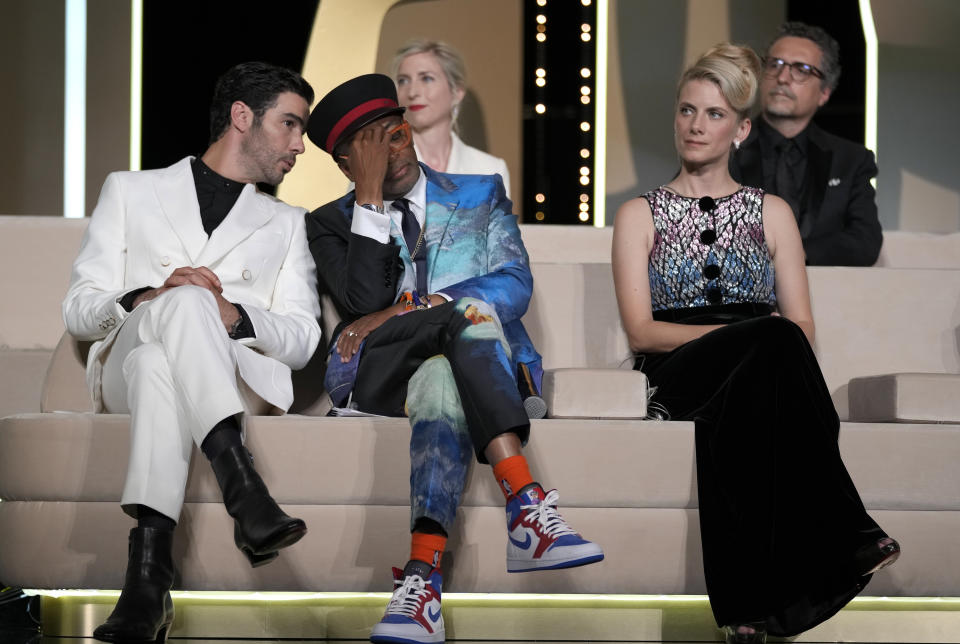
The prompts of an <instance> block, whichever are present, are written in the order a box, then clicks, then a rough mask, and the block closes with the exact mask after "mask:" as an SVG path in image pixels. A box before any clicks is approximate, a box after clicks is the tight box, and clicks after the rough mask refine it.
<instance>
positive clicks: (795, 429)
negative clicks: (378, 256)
mask: <svg viewBox="0 0 960 644" xmlns="http://www.w3.org/2000/svg"><path fill="white" fill-rule="evenodd" d="M759 313H760V314H762V312H759ZM744 317H749V315H747V316H744ZM718 320H720V321H722V322H724V323H728V324H727V325H726V326H724V327H723V328H720V329H717V330H715V331H712V332H710V333H707V334H706V335H704V336H702V337H700V338H698V339H696V340H693V341H691V342H688V343H687V344H685V345H683V346H681V347H678V348H677V349H674V350H673V351H671V352H669V353H664V354H647V355H644V356H639V357H638V358H637V363H636V365H635V368H637V369H642V370H643V371H644V373H646V374H647V377H648V378H649V380H650V384H651V386H653V387H656V388H657V389H656V391H655V393H654V395H653V399H652V402H654V403H657V404H659V405H661V406H662V407H664V408H665V409H666V410H667V412H668V413H669V415H670V418H672V419H673V420H692V421H694V425H695V428H696V450H697V491H698V496H699V511H700V535H701V542H702V546H703V565H704V576H705V578H706V584H707V592H708V593H709V595H710V605H711V607H712V609H713V614H714V617H715V618H716V620H717V624H719V625H721V626H723V625H728V624H739V623H744V622H755V621H762V622H766V624H767V630H768V632H769V633H770V634H772V635H778V636H792V635H796V634H798V633H801V632H803V631H805V630H807V629H809V628H812V627H813V626H816V625H817V624H819V623H820V622H822V621H824V620H826V619H828V618H829V617H831V616H832V615H834V614H835V613H836V612H837V611H838V610H840V609H841V608H843V606H845V605H846V604H847V602H849V601H850V600H851V599H853V597H855V596H856V595H857V593H859V592H860V591H861V590H863V588H864V587H865V586H866V584H867V582H869V581H870V576H861V575H860V574H859V573H858V571H857V570H856V568H855V565H854V553H855V552H856V551H857V549H859V548H860V547H862V546H865V545H867V544H870V543H874V542H876V541H877V540H878V539H881V538H883V537H885V536H886V534H885V533H884V532H883V530H881V529H880V527H879V526H878V525H877V524H876V523H875V522H874V521H873V519H871V518H870V516H869V515H868V514H867V512H866V509H865V508H864V506H863V502H862V501H861V500H860V496H859V494H858V493H857V490H856V488H855V487H854V485H853V481H852V480H851V479H850V476H849V474H848V473H847V470H846V468H845V467H844V465H843V461H842V460H841V458H840V451H839V448H838V445H837V438H838V435H839V432H840V422H839V418H838V416H837V412H836V409H835V408H834V406H833V402H832V400H831V398H830V392H829V391H828V389H827V386H826V383H825V382H824V380H823V375H822V374H821V372H820V367H819V365H818V364H817V359H816V357H815V356H814V353H813V350H812V349H811V347H810V344H809V343H808V342H807V339H806V336H805V335H804V334H803V331H802V330H801V329H800V327H798V326H797V325H796V324H794V323H793V322H790V321H789V320H787V319H786V318H782V317H776V316H769V315H763V316H762V317H756V318H753V319H745V320H742V321H731V320H730V319H729V318H727V319H724V318H722V317H720V318H717V317H712V316H710V315H703V316H700V318H699V319H697V320H696V323H701V324H706V323H715V322H717V321H718Z"/></svg>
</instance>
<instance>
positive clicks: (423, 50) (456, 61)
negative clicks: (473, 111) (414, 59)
mask: <svg viewBox="0 0 960 644" xmlns="http://www.w3.org/2000/svg"><path fill="white" fill-rule="evenodd" d="M428 53H429V54H433V55H434V56H435V57H436V58H437V62H439V63H440V68H441V69H442V70H443V75H444V76H446V77H447V84H448V85H450V91H453V90H456V89H466V87H467V69H466V66H465V65H464V64H463V56H461V55H460V52H458V51H457V50H456V49H454V48H453V47H451V46H450V45H448V44H447V43H445V42H443V41H440V40H422V39H416V40H410V41H407V42H406V43H405V44H404V45H403V46H402V47H401V48H400V49H398V50H397V53H396V54H395V55H394V56H393V62H392V63H391V64H390V75H391V76H392V77H393V80H394V82H396V80H397V71H398V70H399V69H400V63H402V62H403V59H404V58H406V57H407V56H413V55H415V54H428Z"/></svg>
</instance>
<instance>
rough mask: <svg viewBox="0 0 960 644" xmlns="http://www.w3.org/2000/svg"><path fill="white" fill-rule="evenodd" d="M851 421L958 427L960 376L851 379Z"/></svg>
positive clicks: (910, 374) (941, 374) (899, 374)
mask: <svg viewBox="0 0 960 644" xmlns="http://www.w3.org/2000/svg"><path fill="white" fill-rule="evenodd" d="M848 395H849V397H850V420H855V421H861V422H881V423H960V374H953V373H891V374H885V375H882V376H870V377H867V378H853V379H852V380H851V381H850V389H849V393H848Z"/></svg>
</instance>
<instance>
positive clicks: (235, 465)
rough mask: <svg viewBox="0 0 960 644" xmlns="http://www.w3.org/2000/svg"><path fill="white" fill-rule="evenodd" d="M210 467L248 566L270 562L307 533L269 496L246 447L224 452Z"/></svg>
mask: <svg viewBox="0 0 960 644" xmlns="http://www.w3.org/2000/svg"><path fill="white" fill-rule="evenodd" d="M210 465H212V466H213V473H214V474H216V476H217V483H219V484H220V491H221V492H222V493H223V504H224V505H225V506H227V512H228V513H229V514H230V516H232V517H233V518H234V530H233V540H234V542H235V543H236V544H237V548H239V549H240V551H241V552H243V554H244V555H246V557H247V559H248V560H249V561H250V565H251V566H253V567H254V568H256V567H257V566H262V565H263V564H266V563H269V562H270V561H271V560H273V559H274V558H275V557H276V556H277V551H278V550H280V549H281V548H286V547H287V546H291V545H293V544H294V543H296V542H297V541H299V540H300V538H301V537H303V535H305V534H306V533H307V525H306V524H305V523H304V522H303V521H302V520H301V519H294V518H293V517H290V516H288V515H287V514H286V513H285V512H284V511H283V510H281V509H280V507H279V506H278V505H277V503H276V501H274V500H273V497H271V496H270V492H268V491H267V486H266V485H265V484H264V483H263V479H261V478H260V475H259V474H257V471H256V470H255V469H253V458H252V457H251V456H250V452H248V451H247V449H246V448H245V447H243V446H234V447H230V448H227V449H225V450H224V451H223V452H221V453H220V454H219V455H218V456H217V457H216V458H214V459H213V460H212V461H210Z"/></svg>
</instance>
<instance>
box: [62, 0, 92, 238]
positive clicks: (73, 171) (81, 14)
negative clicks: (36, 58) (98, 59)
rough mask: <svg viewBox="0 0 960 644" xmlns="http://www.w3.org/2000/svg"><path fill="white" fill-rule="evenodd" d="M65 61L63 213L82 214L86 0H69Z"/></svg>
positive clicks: (85, 103) (83, 200)
mask: <svg viewBox="0 0 960 644" xmlns="http://www.w3.org/2000/svg"><path fill="white" fill-rule="evenodd" d="M64 35H65V42H64V62H63V71H64V74H63V78H64V91H63V216H64V217H69V218H72V219H80V218H82V217H83V213H84V210H85V209H86V195H85V194H84V186H85V183H86V174H87V173H86V165H87V149H86V143H87V2H86V0H66V14H65V16H64Z"/></svg>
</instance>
